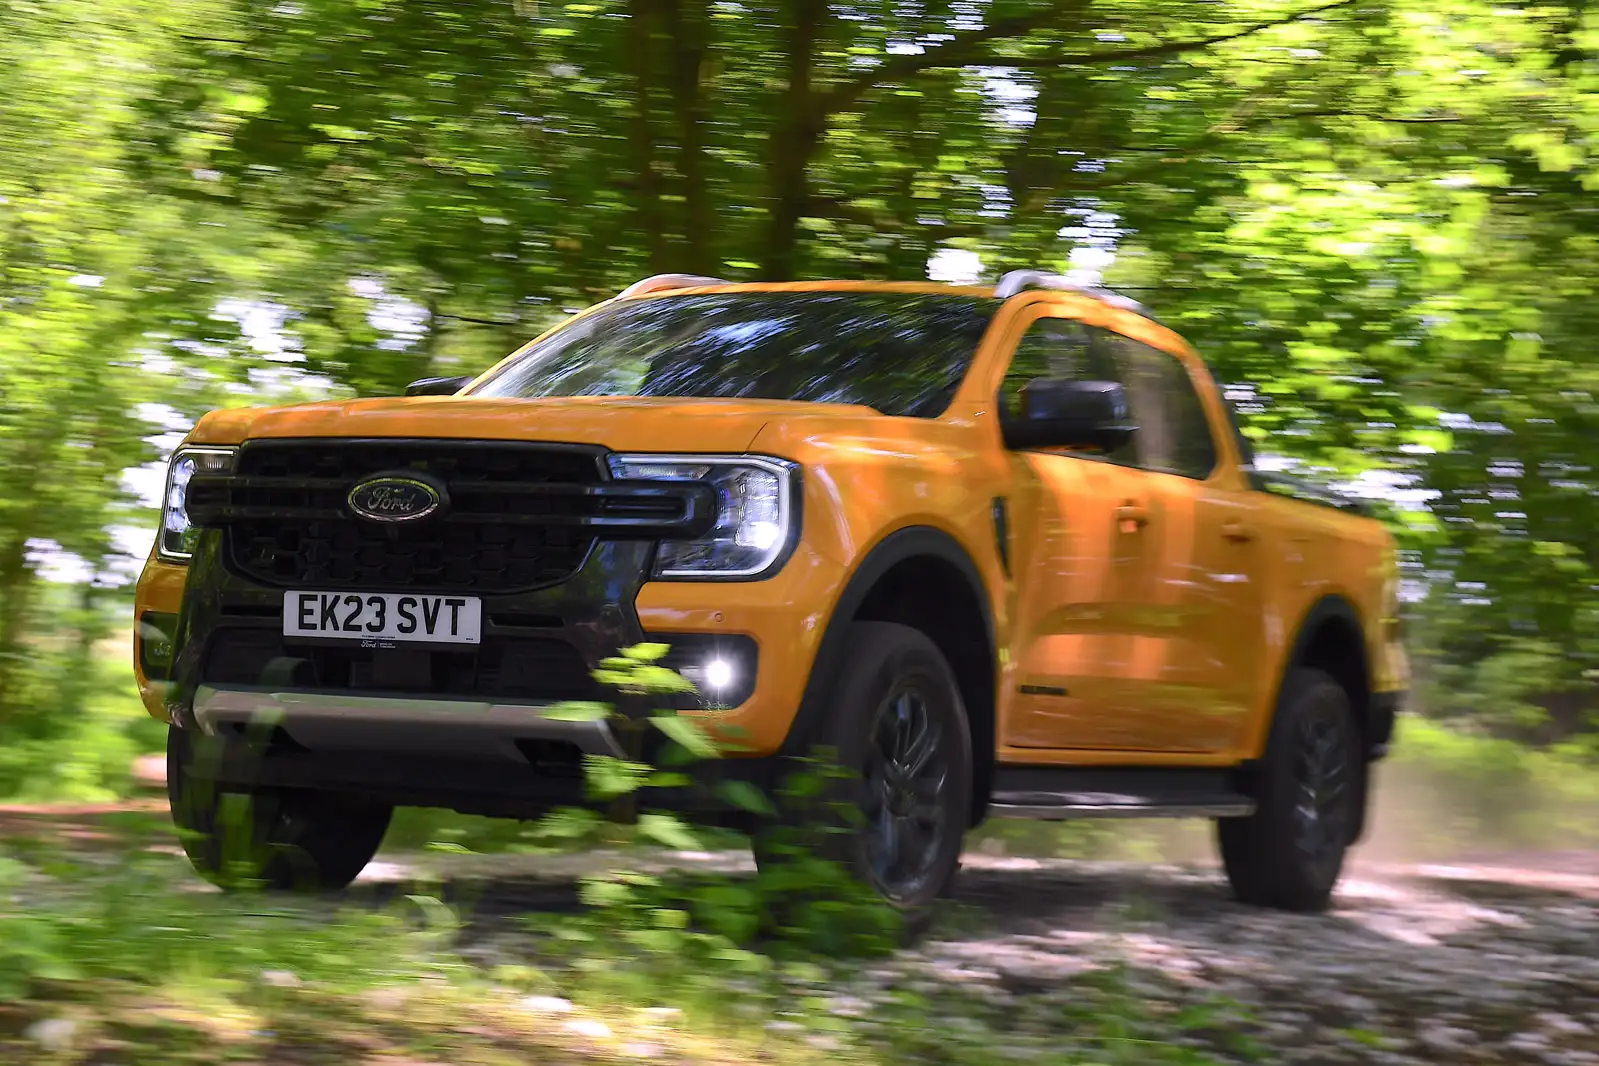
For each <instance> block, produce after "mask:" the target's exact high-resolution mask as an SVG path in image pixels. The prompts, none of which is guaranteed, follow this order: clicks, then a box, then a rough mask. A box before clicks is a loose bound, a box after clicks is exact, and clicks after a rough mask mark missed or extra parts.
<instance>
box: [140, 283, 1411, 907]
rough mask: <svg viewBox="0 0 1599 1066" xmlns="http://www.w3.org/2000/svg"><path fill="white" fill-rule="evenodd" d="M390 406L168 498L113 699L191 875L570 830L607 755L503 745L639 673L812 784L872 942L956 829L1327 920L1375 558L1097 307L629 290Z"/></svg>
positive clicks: (1384, 696)
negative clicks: (399, 840)
mask: <svg viewBox="0 0 1599 1066" xmlns="http://www.w3.org/2000/svg"><path fill="white" fill-rule="evenodd" d="M410 392H411V394H408V395H407V396H405V397H398V398H388V399H364V400H353V401H347V402H329V403H315V404H307V405H301V406H296V407H289V408H281V409H248V410H228V411H217V412H213V413H211V414H209V415H207V416H206V417H205V418H203V419H202V420H201V421H200V422H199V424H198V425H196V427H195V428H194V430H193V432H191V433H190V434H189V436H188V438H187V439H186V440H185V442H184V443H183V445H182V446H181V447H180V448H179V449H178V450H177V451H176V453H175V454H174V456H173V459H172V463H171V472H170V475H169V481H168V489H167V495H166V500H165V508H164V511H163V515H162V527H161V531H160V534H159V537H158V539H157V543H156V545H155V548H154V549H153V551H152V553H151V556H150V559H149V560H148V563H147V565H146V568H145V571H144V574H143V576H142V578H141V580H140V583H139V589H138V606H137V611H138V623H139V624H138V627H137V636H136V640H135V650H134V659H135V668H136V671H137V674H138V680H139V684H140V689H141V692H142V693H143V696H144V699H145V701H146V703H147V705H148V707H149V709H150V711H151V713H152V714H154V715H156V716H158V717H160V718H161V719H163V720H165V721H167V722H169V723H170V730H169V773H168V779H169V789H170V791H171V795H172V801H173V811H174V815H175V817H176V818H177V820H178V822H179V824H180V825H181V826H183V827H185V828H187V829H188V830H190V832H189V833H187V834H185V839H186V841H187V842H188V843H187V846H188V848H189V851H190V855H191V858H193V860H194V862H195V865H196V867H197V868H198V869H199V870H200V871H201V872H202V873H206V874H208V875H209V876H217V870H218V864H219V862H220V858H219V857H220V856H221V855H222V854H223V853H224V852H225V851H226V850H227V837H228V834H229V833H230V832H231V831H232V830H230V829H229V828H228V827H227V825H226V824H225V820H224V819H223V818H222V817H221V816H220V814H219V811H220V810H221V809H222V807H221V804H222V802H223V799H224V798H225V797H226V796H227V795H229V794H232V793H240V794H244V795H247V796H250V797H252V798H253V799H254V800H255V803H254V805H253V808H252V809H253V810H254V811H255V812H256V813H255V814H253V815H252V818H254V819H255V822H254V823H253V832H254V833H255V834H256V836H257V837H260V838H263V839H267V840H269V841H271V842H273V843H274V844H278V845H283V846H281V847H277V848H274V849H270V850H269V851H268V852H266V853H264V854H263V857H262V858H261V860H260V869H259V870H258V871H257V872H258V874H259V875H260V876H261V877H263V878H264V879H265V880H267V881H268V882H269V883H273V884H278V885H282V886H290V885H315V886H319V887H329V886H333V887H337V886H340V885H343V884H345V883H347V882H348V881H350V880H351V879H353V878H354V877H355V876H356V875H357V874H358V873H359V872H360V870H361V869H362V867H363V866H364V865H365V864H366V863H367V862H368V860H370V858H371V857H372V855H373V853H374V852H375V850H376V848H377V846H378V843H379V841H380V840H381V838H382V835H383V832H384V830H385V828H386V826H387V824H388V820H389V817H390V814H391V812H392V810H393V808H394V807H395V806H397V805H430V806H449V807H454V808H456V809H458V810H462V811H469V812H476V813H486V814H494V815H503V816H507V817H522V818H527V817H534V816H537V815H538V814H540V813H542V812H544V811H547V810H549V809H551V808H552V807H555V806H559V805H563V804H571V803H581V802H583V801H584V793H583V789H582V781H581V767H582V765H583V756H585V755H606V754H610V755H616V754H621V753H622V749H621V747H620V746H619V741H618V736H617V734H616V732H615V731H614V730H613V728H612V727H611V726H610V725H608V724H607V723H605V722H603V721H600V722H596V721H583V722H573V721H569V720H566V718H565V717H562V716H554V715H551V714H550V713H549V710H550V708H551V707H552V706H554V705H556V704H559V703H561V702H563V701H570V700H594V699H601V700H603V699H606V698H607V695H606V693H605V691H604V690H602V689H601V688H600V687H599V686H598V684H597V682H596V681H595V680H594V671H595V670H596V668H597V667H598V666H599V665H600V663H601V662H602V660H604V659H605V658H606V657H608V656H612V655H615V654H616V653H617V652H618V651H619V650H620V649H622V648H625V647H628V646H630V645H633V644H638V643H641V642H646V641H649V642H655V643H662V644H666V645H669V646H670V648H671V651H670V653H669V655H668V658H667V660H666V661H667V665H670V666H672V667H673V668H674V669H676V670H678V671H680V672H681V673H682V674H683V675H684V676H685V677H687V678H689V679H690V680H691V681H693V682H694V683H695V685H696V687H697V691H696V693H694V694H693V696H692V698H691V699H689V700H687V701H686V702H683V703H681V704H680V705H679V709H680V710H682V711H684V712H685V713H691V714H694V715H697V716H699V717H700V719H701V720H702V721H703V722H704V723H705V724H706V725H707V726H708V727H709V728H710V730H711V732H712V734H713V735H714V736H716V737H718V738H720V739H721V740H722V741H723V742H724V743H725V742H728V738H732V737H736V738H737V748H736V750H730V751H729V753H728V754H729V758H727V759H725V760H721V761H720V764H719V765H720V766H721V767H722V772H727V773H732V774H735V775H740V776H743V777H744V778H745V779H748V780H751V781H753V782H755V783H757V784H759V785H762V786H768V787H769V786H771V785H772V784H773V783H774V782H775V780H776V777H777V775H778V773H779V772H780V770H781V768H783V767H785V766H789V765H792V764H791V763H790V761H789V760H791V759H792V758H793V757H795V756H800V755H805V754H807V753H809V752H811V751H812V750H814V749H816V748H817V747H825V748H827V749H829V750H830V751H831V752H832V753H833V756H834V757H835V758H836V759H837V760H838V761H840V762H842V763H843V764H844V765H845V767H846V769H848V770H850V771H851V772H852V774H853V781H854V785H853V786H852V787H851V791H850V792H849V794H848V796H849V800H850V802H851V803H853V804H856V805H857V806H858V807H859V809H860V811H861V813H862V815H863V819H862V820H861V821H860V825H859V827H858V828H857V829H856V830H855V831H854V832H853V833H852V834H851V835H850V836H849V837H848V842H847V845H846V852H847V854H846V855H845V858H847V859H848V861H850V862H851V863H852V864H853V866H854V868H855V869H856V870H857V871H858V873H859V874H860V876H861V877H863V878H864V879H865V880H867V881H868V882H869V883H870V884H871V885H873V886H874V887H875V888H876V889H877V890H878V891H879V892H881V893H882V894H883V895H884V896H885V897H886V898H887V899H889V900H891V901H892V902H894V903H895V904H896V905H899V906H901V907H903V908H905V909H906V910H907V911H908V912H912V913H917V912H920V911H924V910H925V908H926V907H927V906H929V905H930V903H931V902H932V901H933V900H934V899H935V898H936V897H938V896H939V895H940V894H941V893H943V892H944V891H945V890H946V889H947V888H948V886H949V884H950V882H951V880H952V878H953V877H954V874H955V870H956V868H957V865H958V858H959V852H960V847H961V840H962V837H963V834H964V832H965V831H966V830H967V829H968V828H970V827H972V826H974V825H976V824H977V823H979V822H980V821H982V820H983V819H984V818H987V817H1000V816H1002V817H1021V818H1073V817H1130V816H1138V817H1148V816H1163V815H1169V816H1180V817H1205V818H1213V819H1215V820H1216V824H1217V833H1218V840H1219V846H1220V850H1221V854H1222V857H1223V859H1224V863H1225V866H1226V870H1227V873H1228V876H1229V878H1230V880H1231V883H1232V885H1233V887H1234V889H1235V890H1236V892H1237V894H1238V895H1239V897H1240V898H1242V899H1244V900H1247V901H1250V902H1255V903H1259V904H1264V905H1272V906H1279V907H1287V908H1296V909H1314V908H1318V907H1321V906H1323V905H1325V903H1326V902H1327V900H1328V898H1329V895H1330V893H1331V892H1332V889H1333V886H1334V884H1335V882H1336V881H1337V878H1338V876H1339V873H1340V870H1341V867H1342V863H1343V858H1344V855H1345V852H1346V850H1347V849H1348V847H1349V846H1351V845H1352V844H1353V843H1354V842H1355V841H1356V840H1358V839H1359V837H1360V835H1361V833H1362V830H1363V827H1364V823H1365V815H1366V795H1367V767H1368V765H1369V764H1370V762H1371V761H1372V760H1374V759H1377V758H1379V757H1380V756H1381V755H1382V754H1383V753H1384V752H1385V750H1386V748H1387V745H1388V742H1389V739H1390V735H1391V733H1392V728H1393V722H1394V716H1395V712H1396V710H1397V708H1398V706H1399V702H1400V699H1401V696H1402V693H1403V690H1404V689H1405V687H1406V665H1405V658H1404V653H1403V650H1402V647H1401V645H1400V642H1399V639H1398V633H1397V623H1396V617H1395V616H1396V610H1397V573H1396V569H1395V558H1394V549H1393V544H1392V542H1391V540H1390V538H1389V536H1388V534H1387V533H1386V531H1385V530H1384V528H1383V527H1382V525H1381V524H1380V523H1379V522H1377V521H1376V520H1374V519H1373V518H1371V517H1368V516H1366V515H1364V514H1362V513H1361V512H1360V509H1359V508H1358V507H1357V506H1354V505H1351V504H1348V502H1347V501H1342V500H1340V499H1338V498H1337V497H1331V496H1327V495H1326V494H1323V493H1318V492H1316V491H1314V490H1311V489H1309V488H1307V487H1304V486H1294V485H1292V484H1290V483H1288V482H1285V481H1283V480H1282V479H1281V478H1280V477H1278V476H1276V475H1263V474H1260V473H1257V472H1256V471H1255V470H1254V469H1253V465H1252V460H1251V457H1250V453H1249V451H1248V447H1247V445H1246V443H1245V440H1244V438H1243V437H1242V436H1241V435H1240V434H1239V432H1238V430H1237V427H1236V425H1235V424H1234V422H1233V419H1232V415H1231V413H1230V411H1229V409H1228V408H1227V406H1226V404H1225V403H1224V401H1223V399H1222V397H1221V395H1220V392H1219V390H1218V389H1217V387H1216V384H1215V382H1214V381H1213V380H1212V378H1211V376H1210V374H1209V373H1208V371H1207V369H1206V367H1205V365H1204V363H1203V362H1202V360H1201V359H1200V358H1199V357H1198V356H1197V355H1196V354H1195V353H1194V352H1193V350H1192V349H1191V348H1190V347H1189V346H1188V345H1187V344H1186V343H1185V342H1184V341H1183V340H1182V338H1180V337H1179V336H1177V335H1176V334H1175V333H1173V332H1172V331H1171V330H1169V329H1167V328H1165V327H1163V326H1162V325H1160V324H1159V323H1157V322H1156V321H1154V320H1153V319H1152V318H1151V317H1150V316H1149V315H1148V314H1147V313H1145V312H1144V311H1143V310H1142V309H1141V308H1140V307H1138V306H1137V305H1136V304H1132V303H1131V302H1129V301H1127V300H1125V299H1123V298H1121V297H1119V296H1116V295H1115V294H1112V293H1108V292H1105V291H1102V290H1095V289H1084V288H1080V287H1078V286H1075V285H1072V284H1070V283H1068V282H1067V281H1066V280H1065V279H1063V278H1059V277H1054V276H1051V275H1045V274H1036V273H1032V272H1016V273H1013V274H1010V275H1007V276H1006V277H1005V278H1004V279H1002V280H1001V281H1000V283H999V284H998V285H997V286H994V287H952V286H944V285H935V284H927V283H919V284H897V283H881V282H877V283H874V282H847V281H836V282H811V283H788V284H730V283H727V282H723V281H718V280H716V279H709V278H697V277H683V276H675V275H669V276H663V277H657V278H652V279H647V280H646V281H644V282H640V283H639V284H638V285H635V286H633V287H632V288H631V289H629V290H627V291H625V292H623V293H622V294H621V295H619V296H618V297H616V298H614V299H611V300H607V301H605V302H603V303H601V304H598V305H596V306H595V307H593V308H590V309H589V310H587V311H585V312H583V313H582V314H579V315H577V316H574V317H573V318H571V319H569V320H567V321H565V322H563V323H561V324H560V325H559V326H558V327H556V328H555V329H553V330H551V331H550V332H548V333H546V334H544V335H543V336H541V337H539V338H537V339H535V340H533V341H532V342H530V343H529V344H528V345H526V346H525V347H523V348H522V349H520V350H518V351H517V352H515V353H513V354H512V355H511V356H509V357H508V358H507V359H506V360H504V361H503V362H501V363H500V364H499V365H497V366H495V367H494V368H492V369H490V370H489V371H488V372H486V373H484V374H483V375H481V376H480V377H478V378H476V379H471V380H468V379H429V380H428V381H425V382H420V383H417V384H416V385H414V386H413V387H412V389H411V390H410ZM1284 489H1287V494H1285V493H1284V491H1282V490H1284ZM202 754H204V758H201V757H200V756H201V755H202ZM702 813H703V812H702ZM724 814H725V812H724ZM709 816H711V815H709V814H707V817H709ZM716 816H717V817H722V816H723V815H716ZM750 828H751V829H752V830H753V829H756V828H758V827H756V826H751V827H750ZM757 856H758V857H762V852H761V848H760V847H757Z"/></svg>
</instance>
